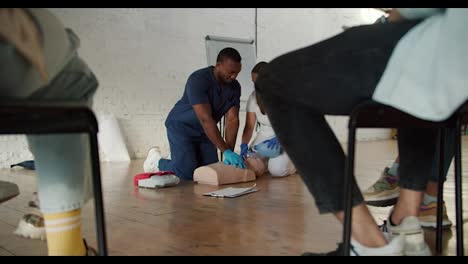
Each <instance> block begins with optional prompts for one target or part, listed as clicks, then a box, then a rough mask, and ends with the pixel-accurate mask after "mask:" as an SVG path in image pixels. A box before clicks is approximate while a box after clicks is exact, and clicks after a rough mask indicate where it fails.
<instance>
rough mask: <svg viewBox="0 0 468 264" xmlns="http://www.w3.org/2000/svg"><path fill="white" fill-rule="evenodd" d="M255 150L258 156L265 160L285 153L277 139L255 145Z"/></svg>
mask: <svg viewBox="0 0 468 264" xmlns="http://www.w3.org/2000/svg"><path fill="white" fill-rule="evenodd" d="M254 149H255V151H256V152H257V154H258V155H260V156H261V157H264V158H276V157H278V156H279V155H281V153H282V152H283V149H282V148H281V145H280V143H279V142H278V138H277V137H274V138H272V139H268V140H265V141H263V142H262V143H259V144H257V145H255V146H254Z"/></svg>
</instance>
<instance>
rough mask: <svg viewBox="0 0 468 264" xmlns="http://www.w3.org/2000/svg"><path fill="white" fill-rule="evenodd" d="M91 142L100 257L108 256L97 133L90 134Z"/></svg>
mask: <svg viewBox="0 0 468 264" xmlns="http://www.w3.org/2000/svg"><path fill="white" fill-rule="evenodd" d="M89 142H90V149H91V166H92V173H93V190H94V210H95V215H96V232H97V242H98V254H99V255H100V256H107V242H106V231H105V220H104V205H103V198H102V186H101V168H100V163H99V150H98V141H97V135H96V133H89Z"/></svg>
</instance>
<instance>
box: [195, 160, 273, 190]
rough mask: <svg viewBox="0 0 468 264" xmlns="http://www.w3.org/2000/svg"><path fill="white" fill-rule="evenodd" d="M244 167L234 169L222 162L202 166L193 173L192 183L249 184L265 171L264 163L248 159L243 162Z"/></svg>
mask: <svg viewBox="0 0 468 264" xmlns="http://www.w3.org/2000/svg"><path fill="white" fill-rule="evenodd" d="M245 165H246V166H247V168H246V169H239V168H235V167H233V166H231V165H226V164H224V163H222V162H217V163H213V164H210V165H206V166H202V167H199V168H197V169H196V170H195V172H194V173H193V181H195V182H198V183H202V184H210V185H222V184H231V183H238V182H249V181H254V180H255V179H256V177H259V176H261V175H263V174H264V173H265V171H266V168H265V163H264V162H262V161H261V160H258V159H254V158H249V159H247V160H246V161H245Z"/></svg>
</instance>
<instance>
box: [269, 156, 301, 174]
mask: <svg viewBox="0 0 468 264" xmlns="http://www.w3.org/2000/svg"><path fill="white" fill-rule="evenodd" d="M268 171H269V172H270V174H271V176H273V177H284V176H288V175H291V174H293V173H295V172H296V168H295V166H294V164H293V163H292V162H291V160H290V159H289V156H288V154H286V152H283V154H281V155H280V156H278V157H276V158H273V159H269V160H268Z"/></svg>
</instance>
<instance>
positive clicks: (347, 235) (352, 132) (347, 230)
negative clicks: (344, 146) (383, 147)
mask: <svg viewBox="0 0 468 264" xmlns="http://www.w3.org/2000/svg"><path fill="white" fill-rule="evenodd" d="M350 118H352V117H350ZM355 124H356V122H353V121H350V126H349V131H348V158H347V162H346V172H345V174H344V175H345V178H344V224H343V250H344V252H343V255H344V256H349V252H350V249H351V223H352V207H353V192H352V191H353V189H352V183H353V177H354V154H355V149H354V147H355V143H356V142H355V140H356V125H355Z"/></svg>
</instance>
